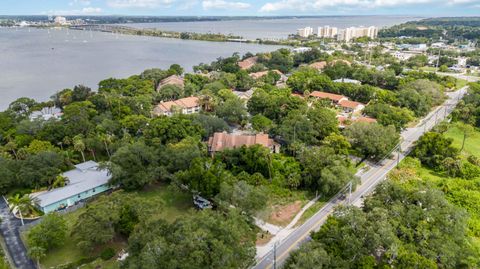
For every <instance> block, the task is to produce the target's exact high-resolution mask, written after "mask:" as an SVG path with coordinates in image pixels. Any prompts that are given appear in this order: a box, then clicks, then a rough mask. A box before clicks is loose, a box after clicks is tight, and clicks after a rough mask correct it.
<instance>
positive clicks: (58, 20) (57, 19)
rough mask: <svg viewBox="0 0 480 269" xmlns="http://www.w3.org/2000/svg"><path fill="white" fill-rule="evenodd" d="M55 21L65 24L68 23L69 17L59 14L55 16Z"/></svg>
mask: <svg viewBox="0 0 480 269" xmlns="http://www.w3.org/2000/svg"><path fill="white" fill-rule="evenodd" d="M54 22H55V23H56V24H60V25H65V24H67V18H65V17H62V16H57V17H55V20H54Z"/></svg>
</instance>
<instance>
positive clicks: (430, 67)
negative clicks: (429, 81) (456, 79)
mask: <svg viewBox="0 0 480 269" xmlns="http://www.w3.org/2000/svg"><path fill="white" fill-rule="evenodd" d="M420 70H423V71H429V72H435V71H437V68H436V67H433V66H424V67H421V68H420Z"/></svg>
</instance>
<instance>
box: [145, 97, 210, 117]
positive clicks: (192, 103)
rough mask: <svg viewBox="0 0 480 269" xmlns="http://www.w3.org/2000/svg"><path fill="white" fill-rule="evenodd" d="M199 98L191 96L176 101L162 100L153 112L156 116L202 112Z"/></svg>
mask: <svg viewBox="0 0 480 269" xmlns="http://www.w3.org/2000/svg"><path fill="white" fill-rule="evenodd" d="M200 109H201V107H200V103H199V98H198V97H195V96H190V97H186V98H182V99H178V100H174V101H167V102H160V103H159V104H158V105H157V106H155V108H154V109H153V112H152V114H153V115H155V116H162V115H164V116H171V115H173V114H174V113H176V112H177V113H182V114H193V113H198V112H200Z"/></svg>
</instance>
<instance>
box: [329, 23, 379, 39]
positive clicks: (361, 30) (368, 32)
mask: <svg viewBox="0 0 480 269" xmlns="http://www.w3.org/2000/svg"><path fill="white" fill-rule="evenodd" d="M364 36H365V37H369V38H372V39H374V38H376V37H377V36H378V28H377V27H375V26H370V27H348V28H346V29H342V30H340V31H339V32H338V35H337V40H338V41H346V42H350V41H351V40H352V39H354V38H358V37H364Z"/></svg>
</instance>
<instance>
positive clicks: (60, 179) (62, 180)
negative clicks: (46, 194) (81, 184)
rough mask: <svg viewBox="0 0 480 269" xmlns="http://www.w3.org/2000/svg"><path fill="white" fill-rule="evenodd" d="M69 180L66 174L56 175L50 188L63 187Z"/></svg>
mask: <svg viewBox="0 0 480 269" xmlns="http://www.w3.org/2000/svg"><path fill="white" fill-rule="evenodd" d="M69 182H70V181H69V180H68V178H67V177H66V176H63V175H58V176H57V177H56V178H55V180H54V181H53V183H52V185H51V188H52V189H55V188H60V187H65V185H67V184H68V183H69Z"/></svg>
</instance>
